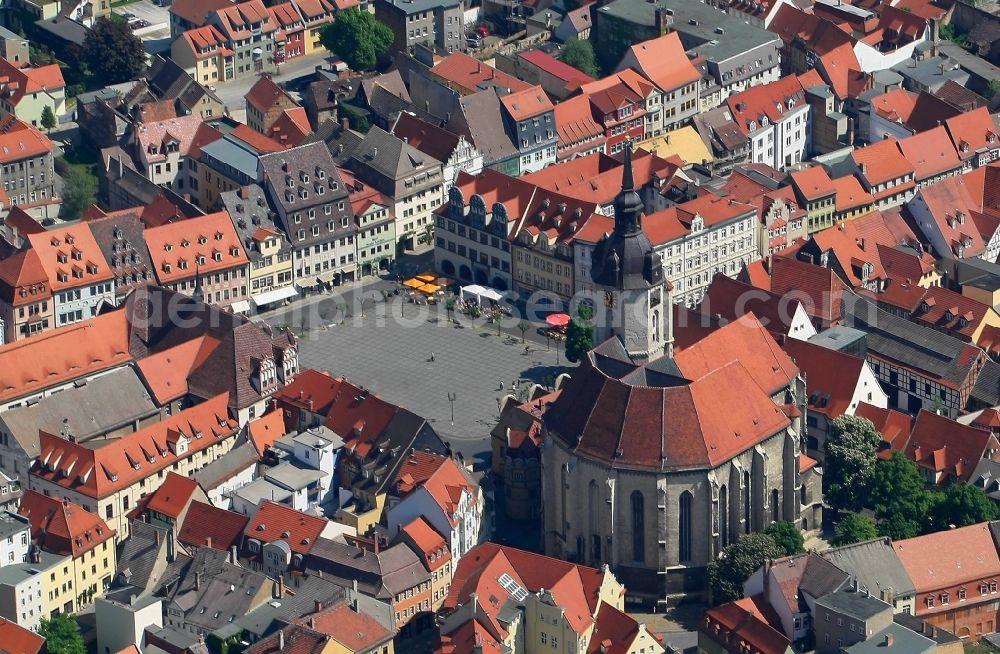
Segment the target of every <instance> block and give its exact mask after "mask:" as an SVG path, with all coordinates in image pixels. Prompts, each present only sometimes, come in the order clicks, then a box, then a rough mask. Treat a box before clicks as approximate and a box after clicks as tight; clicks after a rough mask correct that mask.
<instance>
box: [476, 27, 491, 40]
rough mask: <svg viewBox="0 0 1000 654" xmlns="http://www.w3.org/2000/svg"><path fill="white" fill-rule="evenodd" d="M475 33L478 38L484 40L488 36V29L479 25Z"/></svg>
mask: <svg viewBox="0 0 1000 654" xmlns="http://www.w3.org/2000/svg"><path fill="white" fill-rule="evenodd" d="M476 33H478V34H479V36H481V37H482V38H484V39H485V38H486V37H487V36H489V35H490V28H489V27H487V26H485V25H480V26H479V27H477V28H476Z"/></svg>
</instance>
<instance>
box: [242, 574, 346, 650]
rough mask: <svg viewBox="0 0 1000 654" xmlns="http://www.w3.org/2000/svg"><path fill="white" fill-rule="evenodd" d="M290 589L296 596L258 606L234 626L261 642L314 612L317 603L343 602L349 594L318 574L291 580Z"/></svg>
mask: <svg viewBox="0 0 1000 654" xmlns="http://www.w3.org/2000/svg"><path fill="white" fill-rule="evenodd" d="M288 588H289V590H291V591H292V592H293V593H294V594H286V595H285V596H284V597H282V598H281V599H280V600H278V601H277V602H268V603H266V604H264V605H262V606H259V607H257V608H256V609H254V610H253V611H250V612H249V613H247V614H246V615H244V616H241V617H239V618H237V619H236V620H234V621H233V622H234V624H236V625H238V626H239V627H240V628H242V629H245V630H246V631H248V632H250V633H251V634H253V635H254V636H255V638H254V639H253V640H258V639H260V638H264V637H266V636H269V635H270V634H272V633H274V632H275V631H277V630H278V629H280V628H281V627H282V626H284V625H286V624H291V623H292V621H293V620H296V619H298V618H301V617H303V616H305V615H309V614H310V613H313V612H315V610H316V602H321V603H322V605H323V606H324V607H327V606H331V605H332V604H335V603H338V602H340V601H342V600H343V599H344V596H345V595H346V590H345V589H344V588H343V587H342V586H339V585H338V584H336V583H334V582H333V581H331V580H330V579H325V578H323V577H318V576H316V575H308V576H306V577H300V576H295V577H292V579H291V581H290V582H289V584H288ZM275 604H277V606H275Z"/></svg>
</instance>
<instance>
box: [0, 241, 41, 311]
mask: <svg viewBox="0 0 1000 654" xmlns="http://www.w3.org/2000/svg"><path fill="white" fill-rule="evenodd" d="M0 297H2V298H3V299H4V300H5V301H6V302H7V303H8V304H10V305H11V306H14V307H19V306H23V305H26V304H32V303H35V302H40V301H42V300H44V299H47V298H51V297H52V288H51V287H50V286H49V278H48V276H47V275H46V274H45V269H44V268H42V262H41V261H39V259H38V252H36V251H35V250H24V251H23V252H16V253H14V254H12V255H10V256H9V257H7V258H6V259H3V260H2V261H0Z"/></svg>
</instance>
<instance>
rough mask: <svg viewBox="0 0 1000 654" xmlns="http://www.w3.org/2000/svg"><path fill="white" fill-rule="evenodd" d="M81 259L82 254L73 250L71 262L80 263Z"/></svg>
mask: <svg viewBox="0 0 1000 654" xmlns="http://www.w3.org/2000/svg"><path fill="white" fill-rule="evenodd" d="M81 259H83V252H80V251H79V250H73V260H74V261H80V260H81Z"/></svg>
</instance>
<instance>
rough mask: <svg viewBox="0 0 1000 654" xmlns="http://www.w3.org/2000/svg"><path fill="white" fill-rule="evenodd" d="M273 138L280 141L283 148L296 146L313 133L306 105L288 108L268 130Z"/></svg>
mask: <svg viewBox="0 0 1000 654" xmlns="http://www.w3.org/2000/svg"><path fill="white" fill-rule="evenodd" d="M267 134H268V136H269V137H270V138H271V140H273V141H276V142H277V143H280V144H281V146H282V147H283V148H294V147H295V146H297V145H299V144H300V143H302V141H303V140H304V139H305V138H306V137H307V136H309V135H310V134H312V128H311V127H309V119H308V118H307V116H306V110H305V108H304V107H294V108H292V109H286V110H285V111H283V112H282V113H281V115H280V116H278V119H277V120H275V121H274V123H273V124H272V125H271V129H269V130H268V131H267Z"/></svg>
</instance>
